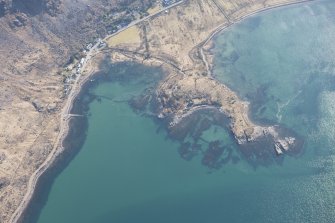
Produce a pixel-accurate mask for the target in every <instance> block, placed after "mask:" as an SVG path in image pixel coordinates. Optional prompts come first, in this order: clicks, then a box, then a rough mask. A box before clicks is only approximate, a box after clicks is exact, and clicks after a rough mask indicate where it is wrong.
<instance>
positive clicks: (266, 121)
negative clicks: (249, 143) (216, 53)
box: [58, 55, 331, 169]
mask: <svg viewBox="0 0 335 223" xmlns="http://www.w3.org/2000/svg"><path fill="white" fill-rule="evenodd" d="M153 56H155V55H153ZM156 59H158V60H160V59H161V58H156ZM184 59H185V58H184ZM193 59H194V58H193ZM172 64H173V65H175V64H174V63H172ZM177 65H178V64H177ZM177 67H178V66H177ZM186 68H187V67H186ZM184 70H187V69H185V68H184V69H182V70H181V71H184ZM199 70H202V71H203V70H205V69H203V68H201V69H199ZM88 73H89V72H88ZM186 73H187V72H186ZM189 73H190V72H188V74H189ZM214 73H215V72H214ZM216 77H218V76H216ZM220 81H222V83H224V84H226V85H227V86H229V87H231V89H233V90H234V91H236V92H238V93H239V96H240V97H241V98H242V99H244V100H245V101H251V102H252V106H253V100H252V98H250V97H249V98H248V96H245V95H243V94H242V93H241V92H239V89H237V88H234V86H233V83H230V82H227V81H225V80H224V79H221V80H220ZM79 87H80V86H79ZM330 91H331V89H330ZM325 94H326V93H325ZM297 95H298V94H297ZM320 95H324V94H320ZM325 97H326V96H325ZM291 98H292V101H294V100H293V99H295V96H294V97H291ZM291 98H290V100H291ZM326 98H328V99H329V97H328V96H327V97H326ZM328 99H327V100H328ZM290 100H286V101H285V102H283V103H281V102H280V101H279V103H278V104H279V105H280V106H278V107H281V106H284V107H285V104H287V103H288V101H290ZM327 100H326V101H327ZM252 109H255V110H253V111H256V112H258V113H259V112H260V109H263V108H260V107H257V106H256V107H253V108H252ZM264 110H266V109H263V111H264ZM326 110H327V109H326ZM280 111H281V110H280ZM213 114H214V113H212V114H209V116H212V115H213ZM280 115H283V114H282V113H281V112H279V111H277V113H276V117H277V116H278V117H280ZM200 116H201V117H200V118H201V119H202V120H206V117H207V116H208V114H200ZM203 116H204V117H205V118H204V117H203ZM191 117H195V116H191ZM72 118H75V117H72ZM254 118H255V120H256V122H255V123H262V125H272V124H274V123H277V122H278V119H274V121H270V122H269V118H268V117H267V118H264V117H260V118H259V117H257V115H256V117H254ZM270 120H271V118H270ZM211 121H212V122H216V121H217V120H216V119H214V120H211ZM204 123H205V122H204ZM279 123H280V121H279ZM280 124H285V123H284V122H283V123H280ZM191 126H192V125H191ZM288 127H292V126H288ZM217 128H221V130H222V131H219V132H220V133H221V135H220V134H219V137H217V136H216V137H210V136H209V137H210V138H213V139H214V141H215V139H220V137H222V138H224V139H225V140H227V141H230V140H231V141H230V142H231V144H233V147H234V146H236V145H235V144H234V139H233V138H231V135H230V134H229V131H228V132H227V128H226V126H225V125H223V126H219V127H217ZM297 130H298V131H299V129H297ZM209 132H211V133H209ZM222 132H226V134H223V133H222ZM214 133H215V134H214ZM167 134H168V133H167ZM204 134H207V135H211V134H214V135H216V134H217V130H215V128H211V129H210V130H208V131H207V132H206V133H204ZM222 135H225V136H224V137H223V136H222ZM222 138H221V139H222ZM228 144H229V143H228ZM183 145H187V144H183ZM212 146H213V144H212ZM221 146H222V145H221ZM225 146H226V145H225ZM184 148H185V147H182V148H181V147H180V145H179V144H177V148H176V149H177V150H179V152H180V150H181V149H184ZM186 148H187V147H186ZM211 148H215V147H211ZM183 151H184V150H183ZM227 151H231V150H227ZM58 152H59V151H58ZM271 152H272V153H271V157H272V158H273V160H275V163H278V162H279V164H282V160H283V159H282V158H279V159H277V157H276V156H275V153H273V150H272V151H271ZM184 155H185V154H184ZM207 155H208V154H207ZM181 156H182V158H186V159H189V157H190V156H188V155H187V154H186V156H184V157H183V155H182V154H181ZM231 156H232V155H231ZM236 157H237V156H232V157H231V158H232V159H231V161H233V160H235V161H236V160H238V159H237V158H236ZM191 158H192V159H196V158H193V155H192V154H191ZM272 158H271V159H272ZM285 159H286V158H285ZM198 161H199V162H198V163H201V162H202V161H201V160H198ZM219 161H220V162H221V161H222V160H219ZM235 161H234V162H235ZM277 161H278V162H277ZM236 162H237V161H236ZM252 163H254V162H252ZM257 163H258V162H256V166H258V165H257ZM271 163H272V162H271ZM207 164H212V163H211V162H210V163H207ZM216 164H217V163H216V162H214V165H209V167H210V169H212V168H214V169H216V168H221V166H220V165H218V166H217V165H216ZM207 166H208V165H207ZM298 169H299V168H298Z"/></svg>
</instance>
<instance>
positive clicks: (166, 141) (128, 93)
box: [25, 1, 335, 223]
mask: <svg viewBox="0 0 335 223" xmlns="http://www.w3.org/2000/svg"><path fill="white" fill-rule="evenodd" d="M334 10H335V3H333V1H320V2H315V3H312V4H306V5H299V6H293V7H286V8H282V9H278V10H273V11H271V12H268V13H263V14H261V15H259V16H255V17H252V18H250V19H247V20H245V21H243V22H241V23H239V24H237V25H234V26H233V27H231V28H230V29H228V30H227V31H225V33H223V34H220V35H219V36H218V37H217V38H216V39H215V47H214V49H213V52H214V53H215V68H214V74H215V76H216V77H217V78H218V79H219V80H221V81H222V82H224V83H226V84H228V85H229V86H230V87H231V88H232V89H234V90H235V91H236V92H237V93H238V94H239V95H240V97H241V98H243V99H245V100H248V101H250V102H251V107H252V118H253V119H254V120H255V121H257V122H260V123H275V124H280V125H281V126H285V127H287V128H288V129H290V130H292V131H294V132H296V133H297V134H299V135H300V136H301V138H302V139H303V140H304V142H305V143H304V148H303V153H302V154H299V155H298V156H285V157H280V158H277V157H276V156H266V158H265V161H264V160H262V162H260V160H257V159H256V160H248V159H252V158H253V157H248V158H246V157H243V156H241V154H240V153H239V149H238V147H237V146H236V144H235V143H234V141H233V140H232V138H231V136H230V134H229V132H228V131H227V130H226V128H224V126H222V125H219V124H215V123H214V122H215V120H218V119H216V118H213V117H216V116H217V114H215V113H211V112H201V113H200V114H198V115H197V114H196V115H194V117H196V119H199V120H206V121H204V122H202V121H201V122H200V121H198V120H196V121H194V122H193V121H192V119H191V121H190V123H191V124H189V125H190V126H191V128H190V129H193V130H188V129H187V131H186V133H185V132H183V133H185V134H186V135H185V137H183V138H182V139H179V140H177V139H176V137H174V138H171V137H169V135H168V133H167V132H166V130H165V128H164V123H162V122H161V121H158V120H155V119H153V118H152V117H151V112H149V111H150V109H143V108H141V109H139V110H134V107H136V105H138V104H136V103H134V101H138V100H134V99H138V98H140V97H138V96H139V95H143V93H144V94H145V95H150V94H149V92H150V91H152V89H154V87H155V85H156V83H157V81H158V80H159V79H160V78H161V77H162V72H161V70H159V69H158V68H148V67H144V66H142V65H136V64H129V63H125V64H117V65H113V66H111V67H110V70H109V72H107V74H104V75H100V78H98V79H96V80H95V81H94V82H92V83H90V85H91V86H89V87H87V90H86V92H84V94H83V95H82V97H81V100H79V102H80V103H82V104H88V106H87V107H85V108H86V109H85V114H86V116H87V118H88V119H87V122H85V121H84V120H82V121H80V120H79V121H78V123H82V124H81V125H80V124H78V123H77V124H76V125H75V126H74V128H75V127H77V129H78V128H84V129H85V128H86V127H85V126H86V124H87V132H86V138H84V141H83V143H82V144H80V143H79V144H78V145H77V146H79V147H80V150H79V152H78V153H77V155H76V156H74V158H73V159H72V160H70V162H60V163H59V167H58V168H59V169H61V170H62V171H61V172H60V171H58V172H57V171H56V173H53V174H50V176H49V178H46V180H45V181H46V182H49V183H45V184H46V185H49V186H50V184H51V183H50V182H52V186H51V187H50V188H49V187H47V186H46V187H47V188H49V189H50V190H43V189H40V190H39V191H38V192H39V193H37V195H36V197H37V198H36V199H35V200H34V202H35V204H33V205H32V207H35V206H36V207H35V210H33V211H32V212H31V216H28V218H29V219H28V218H27V219H26V220H25V222H26V223H28V222H38V223H56V222H57V223H59V222H62V223H74V222H80V223H134V222H140V223H142V222H143V223H154V222H155V223H156V222H160V223H172V222H173V223H185V222H187V223H188V222H189V223H191V222H192V223H208V222H254V223H261V222H264V223H268V222H274V223H281V222H301V223H305V222H322V223H323V222H324V223H328V222H335V211H334V210H335V192H334V188H335V187H334V186H335V169H334V165H335V164H334V161H333V159H334V155H333V154H334V145H335V124H334V123H335V89H334V86H335V85H334V84H335V77H334V74H335V64H334V62H333V61H334V58H335V57H334V56H335V44H333V40H334V39H335V14H334V13H333V12H334ZM141 102H142V101H141ZM140 104H143V103H140ZM79 108H82V107H80V106H79V107H78V109H79ZM136 108H138V106H137V107H136ZM208 120H210V121H208ZM199 122H200V123H208V122H210V123H211V125H210V126H209V127H208V128H203V129H202V131H199V132H198V133H197V134H196V133H195V132H197V131H195V130H194V129H196V130H197V129H200V127H199V126H201V125H200V124H199ZM83 123H84V124H83ZM195 135H196V136H195ZM73 139H75V138H74V136H73ZM216 140H220V141H222V144H220V145H222V147H224V149H223V150H222V151H223V152H222V151H221V150H220V151H221V152H222V154H221V153H220V154H219V156H220V162H217V163H215V164H218V165H213V166H205V165H203V164H208V163H206V162H204V157H207V158H208V153H207V152H208V151H210V150H207V149H206V148H207V147H208V146H209V145H210V143H208V142H215V141H216ZM194 141H196V142H197V144H199V147H201V149H200V150H198V151H197V152H196V153H194V154H192V156H187V157H185V156H184V155H185V154H184V153H183V151H184V150H183V149H182V148H184V147H182V146H181V145H187V144H188V143H193V142H194ZM73 147H76V146H73ZM186 147H187V146H186ZM188 148H189V147H188ZM263 149H264V150H266V151H271V152H269V154H274V153H273V148H263ZM74 154H75V152H74ZM211 154H213V153H209V155H211ZM67 155H68V154H65V155H64V156H67ZM221 156H222V157H223V158H222V157H221ZM227 157H230V158H229V159H225V158H227ZM221 158H222V159H221ZM224 160H227V161H224ZM68 161H69V160H68ZM255 163H257V164H258V165H250V164H255ZM65 164H66V165H65ZM48 179H49V180H48ZM51 179H53V181H51ZM41 186H42V187H41V188H45V187H43V184H41ZM39 202H42V203H39ZM40 206H43V207H42V208H41V207H40ZM32 209H34V208H32ZM37 219H38V220H37Z"/></svg>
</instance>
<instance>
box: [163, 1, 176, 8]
mask: <svg viewBox="0 0 335 223" xmlns="http://www.w3.org/2000/svg"><path fill="white" fill-rule="evenodd" d="M176 2H179V0H162V5H163V7H168V6H170V5H172V4H174V3H176Z"/></svg>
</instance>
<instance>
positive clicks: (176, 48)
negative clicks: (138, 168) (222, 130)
mask: <svg viewBox="0 0 335 223" xmlns="http://www.w3.org/2000/svg"><path fill="white" fill-rule="evenodd" d="M309 1H313V0H305V1H295V0H292V1H280V0H278V1H275V0H272V1H255V2H256V3H257V4H258V3H259V6H258V8H256V9H254V8H253V7H254V4H256V3H253V2H251V1H247V0H239V1H236V2H235V5H234V7H235V8H236V10H235V11H234V12H233V13H229V12H226V9H225V7H224V6H225V4H222V3H221V6H222V7H218V6H217V4H220V3H218V2H216V1H200V0H197V1H180V2H177V3H175V4H173V5H171V6H169V7H168V8H164V9H162V10H160V11H159V12H157V13H155V14H153V15H149V16H147V17H145V18H143V19H141V20H138V21H135V22H133V23H131V24H129V25H128V26H127V27H124V28H123V29H121V30H119V31H118V32H117V33H114V34H111V35H108V36H106V37H105V38H104V39H103V40H101V41H99V42H97V43H95V45H94V46H93V47H92V48H91V49H90V50H89V51H88V52H87V54H86V56H85V58H83V62H82V64H81V69H80V72H78V75H77V76H76V79H75V80H74V81H73V83H72V85H71V88H70V90H69V92H68V95H67V97H66V100H65V103H64V106H63V109H62V111H61V114H60V116H59V118H60V121H61V124H60V130H59V134H58V137H57V139H56V142H55V145H54V147H53V149H52V152H51V153H50V154H49V156H48V157H47V159H46V160H45V161H44V162H43V163H42V165H41V166H40V167H39V168H38V169H37V170H36V171H35V172H34V173H33V175H32V176H31V177H30V179H29V183H28V186H27V192H26V194H25V196H24V198H23V199H22V201H21V203H20V205H19V206H18V208H17V209H16V211H15V212H14V214H13V215H12V217H11V219H10V222H12V223H16V222H19V221H20V218H21V216H22V214H23V213H24V210H25V209H26V208H27V206H28V205H29V201H30V200H31V198H32V196H33V193H34V190H35V187H36V184H37V182H38V179H39V177H40V176H41V175H42V174H43V173H44V172H45V170H47V169H48V168H49V167H50V166H51V165H52V163H53V161H54V159H55V158H56V157H57V156H58V155H59V154H60V153H61V152H62V150H63V148H62V146H61V145H62V141H63V140H64V138H65V137H66V135H67V134H68V130H69V128H70V126H69V119H70V118H71V114H70V111H71V108H72V104H73V101H74V99H75V98H76V97H77V95H78V93H79V92H80V89H81V87H82V86H83V84H84V83H85V82H86V81H88V80H89V79H90V77H91V75H92V74H94V73H95V72H96V71H98V67H97V65H96V64H97V63H96V61H97V60H101V59H102V58H103V57H102V55H103V54H105V53H106V47H99V46H100V44H101V43H103V42H108V40H109V39H111V38H114V37H116V36H117V35H119V34H120V33H122V32H125V31H126V30H128V29H129V28H131V27H138V29H139V35H140V37H141V38H140V39H141V41H140V42H138V43H137V42H134V43H132V44H129V45H127V44H118V45H109V46H107V48H108V50H109V52H111V53H113V55H112V59H113V60H112V61H111V62H116V61H122V60H129V58H130V57H128V59H127V57H126V54H127V53H120V49H126V50H128V54H131V52H137V53H142V55H146V57H148V58H147V59H146V60H147V62H145V61H144V59H143V58H142V62H143V61H144V62H143V63H148V62H151V63H154V61H155V60H156V61H157V64H164V66H165V67H166V69H167V71H168V72H170V74H169V75H171V76H173V78H167V79H166V80H165V82H163V83H162V84H161V86H165V87H162V88H160V89H158V94H161V96H162V95H163V97H162V98H166V102H169V103H166V104H164V101H162V104H163V105H165V107H163V108H162V115H163V116H165V115H170V114H174V115H175V117H176V118H177V119H178V118H182V117H183V116H185V115H187V114H189V113H190V112H192V111H193V110H195V109H197V108H198V107H199V108H200V107H203V106H214V107H215V106H216V107H217V103H218V101H220V100H221V101H224V102H219V105H220V106H218V107H219V108H222V109H223V110H224V111H223V112H224V113H226V114H228V115H229V114H230V115H232V117H233V116H234V115H233V114H234V113H236V111H238V112H237V113H238V114H239V115H240V116H239V117H235V118H236V120H235V121H233V122H238V121H239V120H244V122H242V123H236V125H235V127H236V128H239V129H240V130H235V132H234V131H233V132H234V133H235V134H236V136H237V139H240V140H242V139H244V137H246V136H245V134H246V132H245V130H246V129H250V128H249V127H252V128H253V129H252V130H251V129H250V130H249V131H250V132H252V133H250V135H249V138H248V136H247V137H246V138H247V140H251V138H252V137H255V136H257V135H258V134H262V133H263V132H264V129H258V126H255V125H254V124H253V123H252V122H251V121H250V120H249V118H248V115H247V114H248V104H247V103H246V102H242V101H241V100H240V99H239V98H238V97H237V96H236V94H232V92H231V90H230V89H228V88H227V87H226V86H224V85H222V84H221V83H219V82H217V81H215V80H214V79H213V78H212V77H211V75H210V74H211V61H208V60H207V59H206V58H207V56H206V53H208V52H205V50H203V48H204V47H205V46H206V45H207V44H208V43H209V42H210V41H211V40H212V38H213V37H214V36H215V35H216V34H217V33H219V32H221V31H222V30H224V29H225V28H227V27H229V26H231V25H232V24H234V23H236V22H238V21H241V20H242V19H245V18H247V17H249V16H252V15H254V14H256V13H259V12H262V11H265V10H269V9H272V8H277V7H280V6H287V5H292V4H297V3H304V2H309ZM245 3H248V4H245ZM227 4H228V3H227ZM245 5H247V6H245ZM242 6H243V7H242ZM239 7H240V8H239ZM245 7H247V8H245ZM248 7H249V8H248ZM249 9H252V10H251V11H249ZM167 10H168V12H166V11H167ZM193 10H195V11H193ZM222 10H223V11H224V12H225V13H224V14H225V15H223V14H222ZM239 10H240V11H241V10H242V11H244V12H245V13H242V14H238V13H237V12H239ZM192 11H193V12H192ZM199 13H200V15H201V16H203V17H204V20H203V21H200V20H201V19H200V20H199V19H198V20H196V19H194V18H196V17H198V16H199ZM236 14H238V15H237V16H235V15H236ZM173 17H175V19H171V18H173ZM178 17H179V18H178ZM205 17H206V18H205ZM185 18H186V19H185ZM187 18H189V19H187ZM227 18H229V19H227ZM176 19H179V22H176V21H175V20H176ZM168 21H171V23H172V24H166V26H164V25H162V24H164V23H166V22H168ZM196 22H198V24H196ZM186 23H187V24H186ZM167 26H168V27H167ZM190 26H192V27H193V29H194V30H195V31H194V33H191V32H192V28H190ZM176 27H182V28H185V30H187V29H190V30H189V31H188V32H186V33H174V31H175V28H176ZM200 28H201V29H202V30H200ZM169 31H171V32H169ZM169 34H170V35H174V34H175V35H174V36H169ZM185 35H186V36H185ZM163 36H164V37H163ZM146 41H147V42H146ZM178 41H179V42H178ZM145 42H146V44H147V45H146V44H145ZM118 50H119V51H118ZM150 58H151V59H150ZM94 61H95V62H94ZM171 64H173V65H174V66H175V67H174V68H173V69H171ZM176 67H177V68H178V70H180V71H181V72H180V73H178V74H176V71H175V68H176ZM195 85H197V87H196V88H194V86H195ZM176 86H177V87H179V89H176ZM213 89H217V91H213ZM176 92H177V93H178V94H180V95H178V96H180V97H181V100H175V99H176V95H175V93H176ZM210 92H211V93H210ZM213 92H214V93H215V94H219V96H214V95H212V93H213ZM222 93H228V95H230V96H232V98H229V103H226V101H225V100H226V99H227V98H222V96H220V95H221V94H222ZM181 94H184V96H182V95H181ZM185 96H186V97H188V98H185ZM215 97H217V98H216V99H213V98H215ZM162 98H161V99H162ZM186 99H187V100H189V102H190V101H191V102H192V106H191V109H190V108H189V104H188V102H187V100H186ZM171 100H172V101H171ZM232 102H233V103H232ZM171 103H172V104H173V105H174V107H176V108H177V109H172V108H171V107H169V106H168V104H171ZM235 106H236V107H235ZM227 109H228V110H227ZM233 118H234V117H233ZM243 125H245V126H243ZM232 127H234V125H232ZM256 127H257V128H256ZM255 130H257V131H255ZM267 130H268V132H271V131H272V129H271V128H270V129H268V128H267ZM260 132H261V133H260ZM271 134H274V135H275V133H271ZM242 141H243V140H242Z"/></svg>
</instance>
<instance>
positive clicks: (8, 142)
mask: <svg viewBox="0 0 335 223" xmlns="http://www.w3.org/2000/svg"><path fill="white" fill-rule="evenodd" d="M71 2H72V1H71V0H66V1H64V2H63V4H62V6H61V8H60V10H61V11H62V13H61V14H60V15H59V16H55V17H53V16H50V15H48V14H47V15H37V16H35V17H33V18H30V17H28V16H27V15H23V14H22V15H21V14H7V15H5V16H4V18H3V19H0V29H1V32H0V44H1V47H0V61H1V62H0V63H1V64H0V89H1V93H0V222H3V223H5V222H11V220H13V221H16V220H17V219H19V218H17V217H13V218H11V217H12V216H13V213H14V212H15V211H16V212H15V214H16V216H18V215H19V214H20V213H22V211H23V210H24V208H25V207H26V203H27V200H25V199H27V198H30V196H26V197H25V195H27V194H31V192H32V190H33V189H34V185H35V184H36V180H37V178H38V176H40V174H41V173H42V172H43V170H44V169H45V168H46V167H47V166H49V165H50V164H51V163H52V160H53V157H54V154H57V150H58V151H61V142H60V141H61V140H62V139H63V135H64V134H66V129H67V120H64V114H65V113H64V111H67V110H68V109H66V108H68V106H69V104H71V100H73V97H75V95H76V94H75V93H73V94H70V96H71V97H70V96H68V97H64V94H63V90H64V86H63V85H64V84H63V76H62V75H60V73H61V71H62V69H63V68H62V66H63V65H64V63H65V62H66V61H67V59H68V58H69V56H70V55H71V54H72V53H73V52H76V50H77V51H78V50H79V49H81V48H82V46H83V44H84V43H86V42H87V40H88V39H89V38H93V37H95V36H96V35H97V32H102V33H103V34H104V33H105V32H106V31H104V30H103V29H102V30H100V31H99V30H96V29H95V28H94V26H92V25H91V24H94V22H97V21H95V20H94V18H96V17H97V14H99V10H104V9H103V8H104V7H103V5H104V4H103V1H102V0H101V1H84V0H82V1H79V3H78V2H77V3H76V4H72V3H71ZM294 2H298V0H234V1H233V0H215V1H213V0H208V1H207V0H189V1H185V3H183V4H182V5H179V6H177V7H175V8H172V9H170V10H169V11H168V12H167V13H165V12H163V13H160V14H159V15H157V16H154V17H153V18H151V19H149V20H147V21H144V22H142V23H140V24H139V25H137V26H136V27H134V28H133V29H132V30H131V31H130V32H129V33H130V34H129V35H131V38H127V33H121V34H122V35H123V37H122V38H120V36H119V37H118V36H114V37H112V38H114V39H108V40H107V42H108V43H109V45H108V47H107V48H105V49H104V50H102V51H99V52H97V53H96V54H97V55H95V57H93V58H92V59H91V60H90V61H89V63H88V64H87V66H86V68H85V69H84V71H83V73H82V76H81V77H80V79H79V80H78V82H76V83H74V86H73V88H72V91H75V92H77V91H78V89H80V86H81V85H82V83H83V82H84V81H85V80H87V79H88V78H89V75H90V74H92V73H94V72H93V71H96V70H97V69H98V66H99V64H100V62H101V60H102V59H104V56H110V57H111V60H112V62H117V61H125V60H128V61H137V62H142V63H144V64H146V65H153V66H162V68H163V69H164V70H165V71H166V72H167V73H168V75H167V78H166V79H165V80H164V81H163V82H162V83H161V85H160V86H159V88H158V89H157V96H158V100H159V101H160V102H161V106H162V107H161V114H160V116H161V117H165V116H172V117H173V121H172V122H171V127H173V125H175V124H176V123H178V121H179V120H180V119H181V118H182V117H184V116H186V115H188V114H190V113H191V112H192V111H194V110H196V109H198V108H201V107H203V106H210V107H216V108H218V109H220V110H221V111H222V112H224V113H225V114H226V115H227V116H229V117H230V120H231V129H232V132H233V133H234V134H235V136H236V139H237V140H238V142H239V143H245V142H247V141H250V140H254V139H255V138H257V137H259V136H261V135H264V134H271V135H273V136H274V137H276V132H275V130H274V129H273V128H272V127H264V126H258V125H255V124H254V123H252V122H251V121H250V119H249V117H248V115H247V114H248V103H247V102H244V101H242V100H240V99H239V98H238V96H237V95H236V94H235V93H234V92H233V91H231V90H230V89H229V88H227V87H226V86H224V85H222V84H221V83H219V82H218V81H216V80H215V79H213V78H212V77H211V75H210V70H211V66H210V65H211V57H212V56H211V55H210V54H209V52H208V50H207V49H208V48H209V45H210V41H208V38H209V37H210V36H212V34H213V33H215V32H216V31H217V30H220V29H222V28H224V27H227V26H229V25H231V24H232V23H234V22H236V21H238V20H240V19H241V18H244V17H246V16H247V15H249V14H252V13H255V12H257V11H261V10H263V9H266V8H269V7H272V6H279V5H283V4H288V3H294ZM88 3H89V4H91V5H95V6H94V7H91V9H87V7H86V5H87V4H88ZM75 12H77V13H75ZM18 15H21V16H23V17H24V18H25V17H27V20H26V25H25V26H23V27H14V28H12V27H11V26H10V24H11V23H12V21H13V19H15V18H16V16H18ZM42 20H43V22H41V21H42ZM125 32H126V31H125ZM134 35H138V36H137V37H136V36H134ZM123 38H124V41H121V40H120V39H123ZM205 43H206V44H207V45H205V46H204V44H205ZM72 96H73V97H72ZM61 120H62V121H61ZM42 165H43V168H41V167H42ZM24 198H25V199H24ZM22 201H24V202H22Z"/></svg>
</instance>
